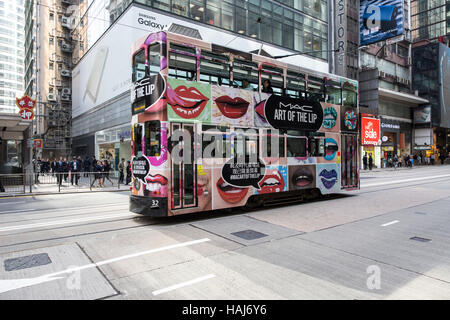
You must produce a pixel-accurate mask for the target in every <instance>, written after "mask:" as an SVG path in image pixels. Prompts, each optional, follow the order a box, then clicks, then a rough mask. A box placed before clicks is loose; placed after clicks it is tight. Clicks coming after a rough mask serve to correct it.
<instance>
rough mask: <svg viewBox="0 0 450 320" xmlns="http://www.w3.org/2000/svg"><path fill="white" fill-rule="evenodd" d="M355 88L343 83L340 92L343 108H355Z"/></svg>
mask: <svg viewBox="0 0 450 320" xmlns="http://www.w3.org/2000/svg"><path fill="white" fill-rule="evenodd" d="M356 99H357V98H356V88H355V86H353V85H352V84H348V83H344V89H343V90H342V100H343V103H344V106H351V107H356V105H357V103H356Z"/></svg>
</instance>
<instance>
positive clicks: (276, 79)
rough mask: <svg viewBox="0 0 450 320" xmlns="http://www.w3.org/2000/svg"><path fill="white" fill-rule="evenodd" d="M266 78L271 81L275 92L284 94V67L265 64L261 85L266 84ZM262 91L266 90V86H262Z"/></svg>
mask: <svg viewBox="0 0 450 320" xmlns="http://www.w3.org/2000/svg"><path fill="white" fill-rule="evenodd" d="M264 80H269V81H270V84H271V86H272V89H273V93H274V94H276V95H281V94H282V92H283V87H284V78H283V69H281V68H276V67H270V66H265V65H263V66H262V70H261V85H263V84H264ZM262 91H263V92H264V87H262Z"/></svg>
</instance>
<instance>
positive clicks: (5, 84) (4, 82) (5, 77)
mask: <svg viewBox="0 0 450 320" xmlns="http://www.w3.org/2000/svg"><path fill="white" fill-rule="evenodd" d="M24 34H25V28H24V3H23V0H0V113H17V112H18V109H17V107H16V97H21V96H22V95H23V88H24V83H23V74H24Z"/></svg>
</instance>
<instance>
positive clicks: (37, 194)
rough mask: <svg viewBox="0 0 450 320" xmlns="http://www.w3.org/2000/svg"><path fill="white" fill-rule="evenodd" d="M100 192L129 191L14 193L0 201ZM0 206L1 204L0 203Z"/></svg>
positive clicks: (4, 196)
mask: <svg viewBox="0 0 450 320" xmlns="http://www.w3.org/2000/svg"><path fill="white" fill-rule="evenodd" d="M100 192H130V190H98V191H95V190H92V191H91V190H86V191H72V192H70V191H69V192H35V193H14V194H8V195H1V194H0V199H4V198H15V197H32V196H50V195H60V194H61V195H62V194H77V193H100ZM0 204H1V203H0Z"/></svg>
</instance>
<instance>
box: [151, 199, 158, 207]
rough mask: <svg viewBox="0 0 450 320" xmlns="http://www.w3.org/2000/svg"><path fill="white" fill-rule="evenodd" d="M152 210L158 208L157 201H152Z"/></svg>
mask: <svg viewBox="0 0 450 320" xmlns="http://www.w3.org/2000/svg"><path fill="white" fill-rule="evenodd" d="M151 207H152V208H159V200H152V205H151Z"/></svg>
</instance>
